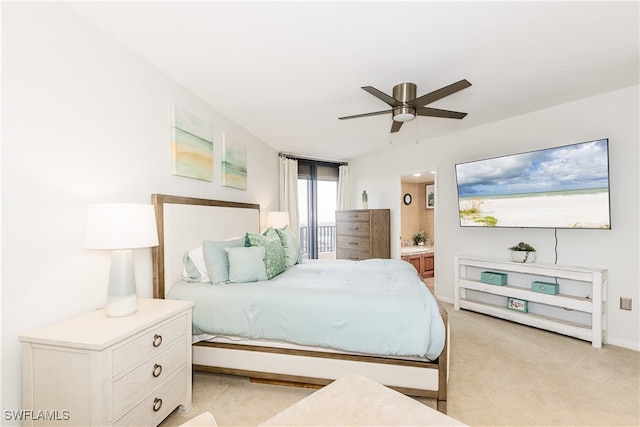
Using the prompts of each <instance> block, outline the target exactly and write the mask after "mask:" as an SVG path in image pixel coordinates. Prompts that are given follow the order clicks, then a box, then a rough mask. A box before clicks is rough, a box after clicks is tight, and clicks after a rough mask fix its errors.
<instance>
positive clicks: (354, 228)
mask: <svg viewBox="0 0 640 427" xmlns="http://www.w3.org/2000/svg"><path fill="white" fill-rule="evenodd" d="M357 229H358V227H349V230H357Z"/></svg>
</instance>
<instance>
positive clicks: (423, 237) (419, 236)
mask: <svg viewBox="0 0 640 427" xmlns="http://www.w3.org/2000/svg"><path fill="white" fill-rule="evenodd" d="M413 240H415V242H416V244H418V245H419V244H420V243H424V242H425V241H426V240H427V235H426V234H425V232H424V231H423V230H420V232H419V233H418V234H416V236H415V237H414V238H413Z"/></svg>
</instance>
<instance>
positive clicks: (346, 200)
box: [336, 165, 351, 210]
mask: <svg viewBox="0 0 640 427" xmlns="http://www.w3.org/2000/svg"><path fill="white" fill-rule="evenodd" d="M336 208H337V209H338V210H342V209H351V175H350V170H349V165H340V167H339V168H338V203H337V206H336Z"/></svg>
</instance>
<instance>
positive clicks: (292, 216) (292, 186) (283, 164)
mask: <svg viewBox="0 0 640 427" xmlns="http://www.w3.org/2000/svg"><path fill="white" fill-rule="evenodd" d="M279 169H280V210H281V211H283V212H289V227H290V228H291V231H293V233H294V234H295V235H296V236H297V235H298V232H299V222H298V161H297V160H296V159H289V158H287V157H284V156H280V168H279Z"/></svg>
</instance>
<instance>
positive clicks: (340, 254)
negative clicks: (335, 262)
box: [336, 248, 371, 261]
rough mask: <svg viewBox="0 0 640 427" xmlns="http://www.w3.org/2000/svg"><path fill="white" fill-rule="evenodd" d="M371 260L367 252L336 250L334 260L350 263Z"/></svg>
mask: <svg viewBox="0 0 640 427" xmlns="http://www.w3.org/2000/svg"><path fill="white" fill-rule="evenodd" d="M369 258H371V254H370V253H369V252H368V251H358V250H354V249H341V248H337V249H336V259H349V260H352V261H361V260H363V259H369Z"/></svg>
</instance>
